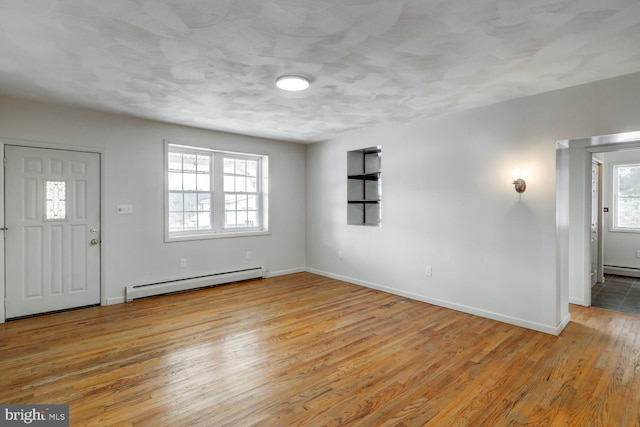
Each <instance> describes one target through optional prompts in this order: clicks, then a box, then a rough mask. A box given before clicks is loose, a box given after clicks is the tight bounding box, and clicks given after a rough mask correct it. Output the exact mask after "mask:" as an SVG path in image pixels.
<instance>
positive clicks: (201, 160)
mask: <svg viewBox="0 0 640 427" xmlns="http://www.w3.org/2000/svg"><path fill="white" fill-rule="evenodd" d="M210 165H211V156H198V172H203V173H208V172H210V171H211V170H210Z"/></svg>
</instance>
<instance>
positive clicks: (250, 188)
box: [247, 178, 258, 192]
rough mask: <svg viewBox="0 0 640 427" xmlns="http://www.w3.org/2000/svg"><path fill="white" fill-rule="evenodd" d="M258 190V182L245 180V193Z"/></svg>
mask: <svg viewBox="0 0 640 427" xmlns="http://www.w3.org/2000/svg"><path fill="white" fill-rule="evenodd" d="M257 190H258V180H257V179H255V178H247V191H251V192H255V191H257Z"/></svg>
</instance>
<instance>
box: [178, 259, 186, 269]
mask: <svg viewBox="0 0 640 427" xmlns="http://www.w3.org/2000/svg"><path fill="white" fill-rule="evenodd" d="M186 266H187V259H186V258H180V268H185V267H186Z"/></svg>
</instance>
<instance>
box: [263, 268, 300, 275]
mask: <svg viewBox="0 0 640 427" xmlns="http://www.w3.org/2000/svg"><path fill="white" fill-rule="evenodd" d="M306 271H307V269H306V268H304V267H300V268H291V269H289V270H278V271H268V272H267V274H266V275H265V277H276V276H285V275H287V274H294V273H304V272H306Z"/></svg>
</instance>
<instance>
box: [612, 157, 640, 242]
mask: <svg viewBox="0 0 640 427" xmlns="http://www.w3.org/2000/svg"><path fill="white" fill-rule="evenodd" d="M613 175H614V192H613V193H614V229H619V230H634V231H640V164H621V165H615V166H614V169H613Z"/></svg>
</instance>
